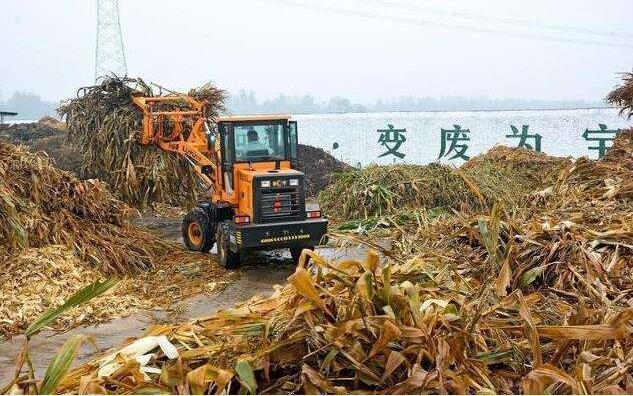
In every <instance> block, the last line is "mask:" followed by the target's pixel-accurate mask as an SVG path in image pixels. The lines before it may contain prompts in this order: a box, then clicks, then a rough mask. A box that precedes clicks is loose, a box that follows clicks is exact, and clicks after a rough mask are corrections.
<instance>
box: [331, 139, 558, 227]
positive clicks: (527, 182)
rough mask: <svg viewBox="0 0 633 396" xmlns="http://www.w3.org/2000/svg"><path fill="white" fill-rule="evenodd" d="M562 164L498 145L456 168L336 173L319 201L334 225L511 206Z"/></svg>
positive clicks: (552, 177) (401, 167)
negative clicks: (416, 212) (407, 214)
mask: <svg viewBox="0 0 633 396" xmlns="http://www.w3.org/2000/svg"><path fill="white" fill-rule="evenodd" d="M566 164H568V160H566V159H563V158H556V157H550V156H548V155H546V154H542V153H535V152H533V151H529V150H526V149H511V148H507V147H503V146H498V147H494V148H493V149H491V150H490V151H488V152H487V153H486V154H483V155H480V156H478V157H474V158H472V159H471V160H469V161H468V162H466V163H465V164H464V165H462V166H461V167H460V168H458V169H455V168H453V167H450V166H447V165H442V164H437V163H434V164H429V165H388V166H379V165H370V166H368V167H366V168H364V169H361V170H353V171H350V172H346V173H342V174H339V175H336V176H335V178H336V181H335V183H333V184H332V185H330V186H329V187H328V188H327V189H325V190H324V191H323V192H322V193H321V194H320V195H319V202H320V203H321V205H322V207H323V209H324V211H325V213H326V214H327V215H328V216H329V217H331V218H333V219H334V220H338V221H346V220H358V219H363V218H371V217H376V216H378V217H380V216H389V215H393V214H402V213H403V211H407V210H410V209H415V210H423V209H427V210H432V209H449V210H450V209H454V210H461V211H464V210H481V209H482V208H490V207H492V204H493V203H495V202H497V201H499V202H501V203H503V204H504V205H505V206H507V207H509V208H512V207H517V206H518V205H520V204H521V203H523V201H524V200H525V199H526V197H527V196H528V195H529V194H530V193H531V192H532V191H534V190H536V189H540V188H543V187H545V186H546V185H548V184H549V183H552V182H553V181H554V180H555V178H556V176H557V175H558V172H559V171H560V170H561V169H562V168H563V167H564V166H565V165H566Z"/></svg>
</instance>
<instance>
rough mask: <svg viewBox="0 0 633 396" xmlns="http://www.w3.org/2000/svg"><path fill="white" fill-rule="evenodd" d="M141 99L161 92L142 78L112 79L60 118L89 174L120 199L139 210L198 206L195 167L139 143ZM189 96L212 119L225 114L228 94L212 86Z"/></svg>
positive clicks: (65, 106)
mask: <svg viewBox="0 0 633 396" xmlns="http://www.w3.org/2000/svg"><path fill="white" fill-rule="evenodd" d="M161 93H162V89H161V92H159V93H158V94H161ZM135 95H141V96H155V95H156V93H155V92H154V90H152V88H151V87H150V86H149V85H147V84H146V83H145V82H144V81H143V80H141V79H140V78H139V79H131V78H118V77H114V76H112V77H106V78H104V79H103V80H102V82H101V83H100V84H99V85H96V86H92V87H86V88H82V89H81V90H79V93H78V96H77V98H75V99H70V100H67V101H65V102H63V103H62V105H61V107H60V108H59V114H60V115H61V116H62V117H64V118H65V119H66V123H67V125H68V134H69V137H70V139H72V140H74V141H76V142H77V143H78V144H79V146H80V147H81V151H82V153H83V158H82V162H83V171H84V172H85V173H86V174H90V175H93V176H94V177H97V178H99V179H100V180H102V181H104V182H106V183H107V184H108V185H109V186H110V188H111V190H112V192H113V193H114V194H115V196H117V197H118V198H119V199H122V200H124V201H125V202H127V203H129V204H131V205H133V206H136V207H139V208H145V207H147V205H149V204H151V203H152V202H165V203H170V204H175V205H179V204H182V202H183V201H187V202H195V201H196V195H195V194H196V178H195V176H194V174H193V172H192V170H191V169H190V167H189V166H188V165H187V164H186V163H185V162H184V161H182V160H181V159H179V158H178V156H176V155H174V154H171V153H167V152H164V151H162V150H160V149H159V148H157V147H155V146H151V145H148V146H144V145H140V144H138V143H137V135H138V133H139V132H140V131H141V129H142V112H141V110H140V109H139V108H138V107H137V106H135V105H134V104H133V103H132V97H133V96H135ZM189 95H191V96H193V97H195V98H196V99H198V100H201V101H205V102H206V103H207V106H206V107H205V116H207V117H210V118H213V117H216V116H217V115H218V113H219V112H221V111H222V110H224V105H223V101H224V98H225V96H226V93H225V92H224V91H222V90H220V89H218V88H216V87H215V86H213V85H211V84H210V83H208V84H205V85H203V86H201V87H199V88H197V89H193V90H191V91H190V92H189ZM167 106H171V107H169V108H167ZM173 106H174V105H166V104H165V105H163V106H162V108H161V110H175V108H174V107H173ZM175 106H178V107H183V106H185V104H178V105H175Z"/></svg>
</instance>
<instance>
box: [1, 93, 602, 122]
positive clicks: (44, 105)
mask: <svg viewBox="0 0 633 396" xmlns="http://www.w3.org/2000/svg"><path fill="white" fill-rule="evenodd" d="M57 106H58V103H56V102H52V101H46V100H43V99H42V98H41V97H40V96H39V95H37V94H34V93H30V92H15V93H13V95H11V96H10V97H9V98H8V99H7V100H5V101H3V100H2V97H0V110H5V111H15V112H17V113H19V114H18V116H17V117H16V119H20V120H37V119H39V118H41V117H43V116H47V115H48V116H54V115H56V110H55V109H56V108H57ZM602 106H605V103H604V102H602V101H594V102H587V101H584V100H567V101H551V100H529V99H512V98H509V99H489V98H483V97H481V98H463V97H451V96H449V97H442V98H430V97H414V96H403V97H399V98H391V99H378V100H377V101H375V102H373V103H363V104H361V103H355V102H352V101H351V100H350V99H347V98H344V97H341V96H334V97H332V98H330V99H328V100H325V101H319V100H317V99H315V98H314V97H313V96H312V95H303V96H302V95H285V94H279V95H277V96H275V97H273V98H269V99H264V100H260V99H258V98H257V96H256V94H255V92H254V91H247V90H240V91H239V92H238V93H236V94H232V95H231V96H230V97H229V99H228V103H227V109H228V110H229V111H230V112H231V113H232V114H249V113H250V114H253V113H255V114H257V113H292V114H299V113H364V112H378V111H459V110H535V109H575V108H590V107H602Z"/></svg>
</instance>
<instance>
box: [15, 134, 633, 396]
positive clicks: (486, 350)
mask: <svg viewBox="0 0 633 396" xmlns="http://www.w3.org/2000/svg"><path fill="white" fill-rule="evenodd" d="M631 148H633V133H628V134H622V135H620V136H619V137H618V138H617V140H616V142H615V149H617V152H619V153H625V154H624V155H622V156H615V155H614V156H612V157H611V158H607V159H605V160H602V161H597V162H596V161H589V160H582V161H579V162H578V163H576V164H573V165H569V167H567V168H565V169H564V170H563V171H562V172H561V175H560V176H561V177H560V178H559V179H558V180H557V182H556V183H555V184H553V185H552V186H550V187H548V188H547V189H545V190H542V191H539V192H536V193H534V194H533V195H532V196H531V198H530V200H529V202H527V203H526V206H525V207H523V208H518V209H517V210H516V211H513V212H507V211H505V210H504V209H503V207H502V206H501V205H493V208H492V210H491V212H490V213H489V214H488V215H472V214H468V213H466V214H459V213H458V214H456V215H455V216H453V217H450V218H442V219H438V220H436V221H434V222H430V223H428V224H425V225H421V226H419V227H420V229H419V230H415V229H411V230H408V232H407V233H405V234H403V235H396V236H394V238H393V245H394V250H393V251H392V252H391V254H390V255H391V256H393V259H390V260H387V261H382V260H380V259H379V257H378V255H376V254H375V253H371V252H370V253H369V254H368V256H367V258H366V259H365V260H364V261H362V262H361V261H356V260H342V261H340V262H338V263H334V262H329V261H326V260H324V259H322V258H321V257H319V256H318V255H316V254H313V253H309V254H310V255H311V256H312V259H313V264H314V265H312V266H311V267H309V268H308V267H306V266H305V261H303V260H301V261H300V264H299V265H298V267H297V269H296V271H295V273H294V274H293V275H292V276H290V278H289V284H288V285H287V286H285V287H283V288H281V289H278V290H277V291H276V293H275V294H274V295H273V296H272V297H270V298H268V299H264V300H253V301H251V302H249V303H246V304H244V305H243V306H241V307H238V308H237V309H235V310H232V311H229V312H220V313H218V314H216V315H214V316H211V317H208V318H202V319H199V320H196V321H192V322H190V323H185V324H180V325H167V326H166V325H160V326H155V327H153V328H152V329H150V330H149V331H148V333H147V334H146V337H143V338H141V339H139V340H136V341H134V342H131V343H130V344H129V345H127V346H125V347H123V348H119V349H116V350H115V351H114V352H112V353H108V354H106V355H105V356H103V357H101V358H99V359H97V360H95V361H93V362H91V363H88V364H85V365H83V366H81V367H79V368H77V369H76V370H74V371H71V372H70V373H68V374H67V375H66V376H65V377H64V378H63V379H62V380H61V381H60V382H59V383H58V384H56V385H57V387H56V391H57V392H81V393H105V392H109V393H135V392H148V391H151V392H154V393H159V392H171V393H183V394H188V393H218V394H219V393H222V392H230V393H237V392H251V393H255V392H258V393H309V394H313V393H349V392H352V391H359V392H362V393H372V392H377V393H394V394H420V393H458V394H474V393H510V394H513V393H529V394H535V393H549V394H561V393H563V394H564V393H575V394H580V393H612V394H613V393H617V394H621V393H631V392H633V375H632V374H631V373H632V372H633V333H632V329H633V327H632V326H633V302H632V301H633V169H632V168H631V164H632V163H633V157H632V156H631ZM407 236H408V237H407ZM304 254H307V253H304ZM304 258H305V256H304ZM25 385H26V384H25Z"/></svg>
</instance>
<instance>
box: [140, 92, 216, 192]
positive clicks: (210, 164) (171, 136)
mask: <svg viewBox="0 0 633 396" xmlns="http://www.w3.org/2000/svg"><path fill="white" fill-rule="evenodd" d="M133 101H134V103H135V104H136V105H137V106H139V107H140V108H141V110H143V130H142V131H141V136H140V142H141V143H142V144H156V145H157V146H158V147H160V148H161V149H163V150H166V151H172V152H175V153H178V154H180V155H181V156H182V157H183V158H185V159H186V160H187V161H189V163H190V164H191V166H192V168H193V170H194V171H195V172H196V174H197V175H198V176H199V177H200V178H201V179H202V181H203V183H204V184H205V185H207V186H208V187H210V188H214V187H215V181H216V180H217V178H218V161H217V158H218V155H217V153H216V152H215V147H210V145H209V135H210V134H211V131H210V130H209V126H208V124H207V122H206V118H205V117H204V103H202V102H200V101H198V100H196V99H194V98H192V97H191V96H186V95H171V96H157V97H142V96H137V97H134V98H133ZM164 108H168V109H169V110H163V109H164ZM174 108H178V109H179V110H173V109H174Z"/></svg>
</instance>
